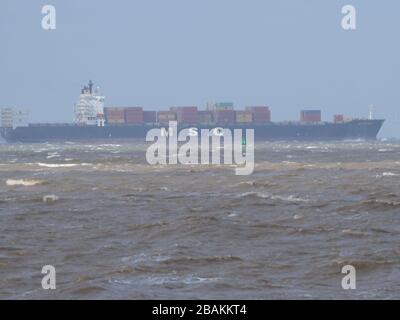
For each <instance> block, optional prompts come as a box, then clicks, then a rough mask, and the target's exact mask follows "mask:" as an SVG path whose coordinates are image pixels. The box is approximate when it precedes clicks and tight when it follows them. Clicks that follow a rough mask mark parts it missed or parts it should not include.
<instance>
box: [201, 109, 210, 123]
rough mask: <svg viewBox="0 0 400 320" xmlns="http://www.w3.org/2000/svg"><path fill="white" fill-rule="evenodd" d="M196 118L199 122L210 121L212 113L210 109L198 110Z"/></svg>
mask: <svg viewBox="0 0 400 320" xmlns="http://www.w3.org/2000/svg"><path fill="white" fill-rule="evenodd" d="M198 118H199V122H200V123H206V124H207V123H212V122H213V113H212V112H211V111H198Z"/></svg>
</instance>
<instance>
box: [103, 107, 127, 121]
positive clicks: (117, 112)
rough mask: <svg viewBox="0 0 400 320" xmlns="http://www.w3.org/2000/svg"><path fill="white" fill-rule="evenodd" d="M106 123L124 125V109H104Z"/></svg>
mask: <svg viewBox="0 0 400 320" xmlns="http://www.w3.org/2000/svg"><path fill="white" fill-rule="evenodd" d="M104 114H105V118H106V122H107V123H109V124H122V123H125V108H121V107H108V108H104Z"/></svg>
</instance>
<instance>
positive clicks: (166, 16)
mask: <svg viewBox="0 0 400 320" xmlns="http://www.w3.org/2000/svg"><path fill="white" fill-rule="evenodd" d="M46 4H51V5H53V6H54V7H55V8H56V29H55V30H50V31H49V30H47V31H46V30H43V29H42V25H41V21H42V18H43V16H44V15H43V14H42V13H41V10H42V7H43V6H44V5H46ZM347 4H350V5H353V6H354V7H355V8H356V14H357V16H356V17H357V20H356V21H357V29H356V30H350V31H349V30H344V29H343V28H342V26H341V20H342V18H343V14H342V12H341V11H342V7H343V6H344V5H347ZM399 14H400V2H399V1H396V0H380V1H378V0H368V1H366V0H346V1H339V0H329V1H321V0H247V1H244V0H115V1H104V0H47V1H39V0H29V1H26V0H1V1H0V106H15V107H21V108H25V109H28V110H29V112H30V121H31V122H71V121H72V112H73V106H74V103H75V102H76V101H77V99H78V97H79V93H80V89H81V87H82V86H83V85H84V84H86V83H87V82H88V80H89V79H91V80H93V81H94V82H95V84H96V85H99V86H100V87H101V89H102V91H103V93H104V95H105V96H106V106H143V107H144V108H145V110H163V109H167V108H169V107H170V106H185V105H190V106H192V105H197V106H199V108H203V107H204V106H205V104H206V103H207V102H217V101H231V102H234V103H235V106H236V109H240V108H243V107H244V106H248V105H269V106H270V108H271V110H272V118H273V120H275V121H280V120H297V119H299V113H300V110H301V109H307V108H313V109H314V108H315V109H321V110H322V114H323V119H324V120H329V121H330V120H332V117H333V115H334V114H341V113H344V114H345V115H346V116H348V117H361V118H362V117H367V116H368V107H369V105H371V104H373V105H374V106H375V112H374V117H375V118H384V119H386V123H385V125H384V127H383V129H382V131H381V133H380V136H381V137H400V110H399V105H398V104H399V102H400V90H399V89H400V81H399V80H400V62H399V59H400V41H399V31H400V19H399V18H398V17H399Z"/></svg>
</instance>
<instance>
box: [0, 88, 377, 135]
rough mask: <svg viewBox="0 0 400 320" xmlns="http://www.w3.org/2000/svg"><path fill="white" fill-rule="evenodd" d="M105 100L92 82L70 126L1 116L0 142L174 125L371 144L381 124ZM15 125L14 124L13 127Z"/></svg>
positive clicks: (225, 105)
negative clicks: (279, 117)
mask: <svg viewBox="0 0 400 320" xmlns="http://www.w3.org/2000/svg"><path fill="white" fill-rule="evenodd" d="M104 101H105V97H104V96H103V95H102V94H101V93H100V89H99V88H94V87H93V83H92V82H91V81H90V82H89V84H88V85H86V86H84V87H83V89H82V90H81V94H80V97H79V100H78V102H77V103H76V104H75V107H74V121H73V123H36V124H34V123H27V124H26V125H21V124H20V123H21V121H18V120H17V121H15V118H16V117H13V116H12V115H13V114H17V115H18V114H19V113H18V112H17V113H15V112H14V113H12V112H11V111H10V112H7V110H8V109H7V110H6V111H4V110H2V113H1V115H2V120H1V121H2V122H1V136H2V138H4V139H5V140H6V141H7V142H50V141H74V140H92V139H97V140H105V139H129V138H138V139H143V140H144V139H145V137H146V134H147V132H148V131H149V130H150V129H153V128H167V127H168V125H169V122H170V121H176V122H177V124H178V130H180V129H185V128H197V129H199V130H200V129H209V130H213V129H216V128H224V129H225V128H226V129H231V130H233V129H254V137H255V139H256V140H265V141H266V140H347V139H348V140H353V139H363V140H374V139H376V138H377V134H378V132H379V130H380V129H381V127H382V125H383V122H384V120H383V119H373V118H372V112H370V116H369V118H368V119H351V118H346V117H344V116H343V115H335V116H334V119H333V121H332V122H325V121H322V120H321V110H302V111H301V112H300V119H299V121H283V122H272V121H271V110H270V108H269V107H268V106H249V107H246V108H245V109H244V110H238V111H235V109H234V104H233V103H230V102H221V103H212V104H211V103H210V104H207V106H206V108H205V110H199V109H198V107H196V106H183V107H171V108H170V109H169V110H168V111H148V110H144V109H143V108H142V107H104ZM16 123H17V124H16Z"/></svg>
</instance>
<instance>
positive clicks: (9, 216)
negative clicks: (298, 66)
mask: <svg viewBox="0 0 400 320" xmlns="http://www.w3.org/2000/svg"><path fill="white" fill-rule="evenodd" d="M145 150H146V146H145V145H144V144H141V143H139V142H136V143H135V142H117V143H114V144H101V143H97V144H88V143H87V144H85V143H80V144H73V143H63V144H33V145H0V298H2V299H40V298H45V299H61V298H66V299H70V298H76V299H87V298H88V299H103V298H112V299H114V298H122V299H137V298H144V299H155V298H163V299H178V298H210V299H217V298H219V299H237V298H243V299H250V298H254V299H265V298H271V299H278V298H300V299H309V298H316V299H319V298H336V299H338V298H345V299H361V298H366V299H370V298H381V299H391V298H400V241H399V240H400V225H399V220H400V191H399V177H400V143H394V142H392V143H389V142H376V143H366V142H346V143H284V142H282V143H278V142H277V143H259V144H257V145H256V169H255V172H254V174H253V175H251V176H236V175H235V174H234V171H233V168H232V167H211V166H190V167H188V166H163V167H161V166H149V165H147V164H146V162H145V157H144V152H145ZM60 164H61V165H63V166H60ZM65 164H67V165H66V166H65ZM21 184H23V185H21ZM29 184H30V186H28V185H29ZM44 196H51V197H48V198H47V199H48V200H49V201H48V202H45V201H43V197H44ZM54 196H56V197H54ZM48 264H50V265H54V266H55V267H56V270H57V290H55V291H45V290H43V289H42V288H41V279H42V274H41V269H42V266H44V265H48ZM346 264H352V265H354V266H355V267H356V269H357V290H354V291H345V290H343V289H342V288H341V280H342V277H343V275H342V274H341V273H340V271H341V268H342V266H344V265H346Z"/></svg>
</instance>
